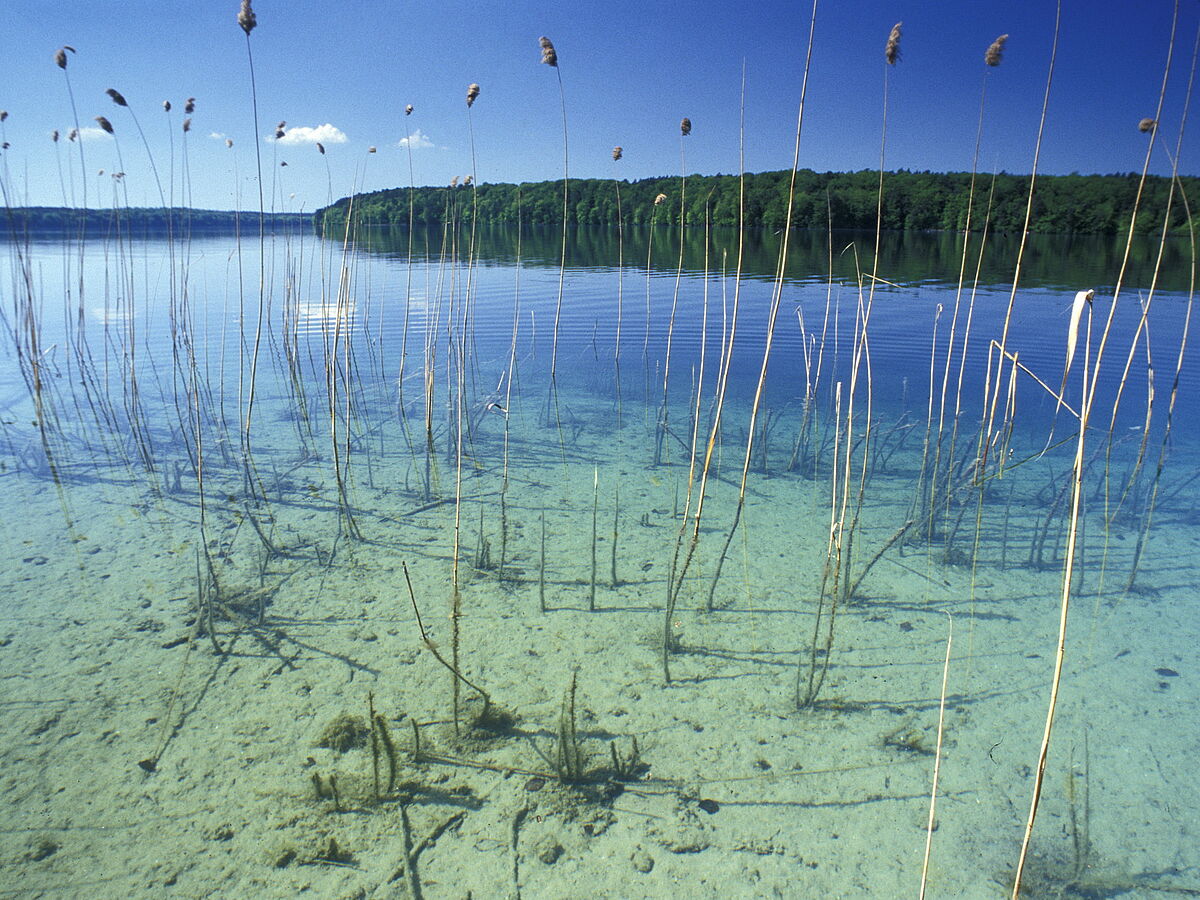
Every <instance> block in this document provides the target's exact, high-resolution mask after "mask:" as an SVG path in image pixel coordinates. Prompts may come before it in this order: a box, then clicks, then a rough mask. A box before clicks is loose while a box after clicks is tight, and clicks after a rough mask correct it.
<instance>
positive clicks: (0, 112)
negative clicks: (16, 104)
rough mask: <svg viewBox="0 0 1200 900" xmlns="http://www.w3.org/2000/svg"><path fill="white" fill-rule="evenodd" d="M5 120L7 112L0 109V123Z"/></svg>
mask: <svg viewBox="0 0 1200 900" xmlns="http://www.w3.org/2000/svg"><path fill="white" fill-rule="evenodd" d="M7 118H8V110H7V109H0V122H3V121H4V120H5V119H7Z"/></svg>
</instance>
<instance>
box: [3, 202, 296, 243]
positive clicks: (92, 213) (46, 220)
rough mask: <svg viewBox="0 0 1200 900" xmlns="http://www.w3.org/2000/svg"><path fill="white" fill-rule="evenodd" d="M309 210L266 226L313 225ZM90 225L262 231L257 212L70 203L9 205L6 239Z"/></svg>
mask: <svg viewBox="0 0 1200 900" xmlns="http://www.w3.org/2000/svg"><path fill="white" fill-rule="evenodd" d="M311 221H312V218H311V216H310V215H309V214H308V213H305V214H299V213H268V214H267V215H266V225H267V227H268V228H269V229H271V230H273V231H284V230H287V229H295V228H299V227H307V225H308V223H309V222H311ZM81 228H86V233H87V235H88V236H89V237H97V236H106V235H107V236H111V235H118V234H119V235H122V236H124V237H165V236H166V235H167V234H168V233H171V234H175V235H179V236H185V235H189V234H233V233H234V232H235V231H237V230H239V229H240V230H241V231H242V233H243V234H245V233H250V232H254V233H257V232H258V213H257V212H237V211H234V210H215V209H186V208H182V207H176V208H173V209H166V208H163V207H132V208H125V209H86V210H84V209H73V208H71V207H66V206H19V207H12V208H9V209H5V210H4V212H3V226H2V227H0V238H11V237H14V236H25V235H41V234H60V233H61V234H77V233H79V231H80V229H81Z"/></svg>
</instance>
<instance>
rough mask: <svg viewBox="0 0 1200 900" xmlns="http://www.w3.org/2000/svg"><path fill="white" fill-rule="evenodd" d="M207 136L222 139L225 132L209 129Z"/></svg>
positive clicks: (216, 139)
mask: <svg viewBox="0 0 1200 900" xmlns="http://www.w3.org/2000/svg"><path fill="white" fill-rule="evenodd" d="M208 136H209V137H210V138H212V139H213V140H214V141H223V140H225V134H224V132H220V131H210V132H209V133H208Z"/></svg>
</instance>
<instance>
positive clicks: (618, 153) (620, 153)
mask: <svg viewBox="0 0 1200 900" xmlns="http://www.w3.org/2000/svg"><path fill="white" fill-rule="evenodd" d="M624 155H625V151H624V150H622V149H621V148H620V147H613V162H616V161H617V160H618V159H620V158H621V157H622V156H624Z"/></svg>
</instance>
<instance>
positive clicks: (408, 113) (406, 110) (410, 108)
mask: <svg viewBox="0 0 1200 900" xmlns="http://www.w3.org/2000/svg"><path fill="white" fill-rule="evenodd" d="M412 112H413V105H412V104H411V103H410V104H408V106H406V107H404V114H405V115H406V116H411V115H412Z"/></svg>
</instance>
